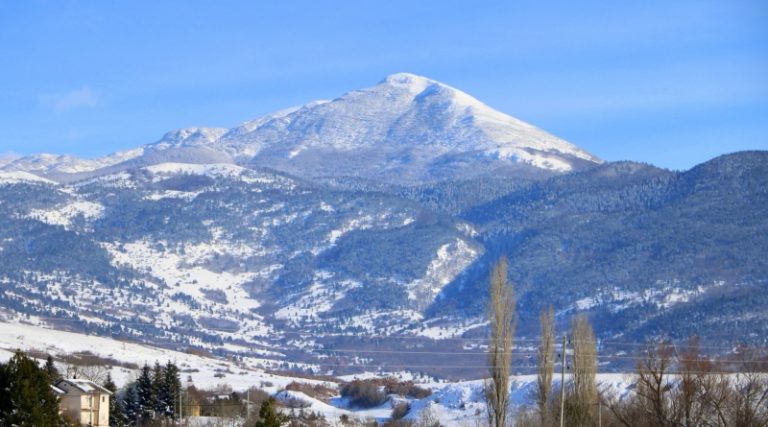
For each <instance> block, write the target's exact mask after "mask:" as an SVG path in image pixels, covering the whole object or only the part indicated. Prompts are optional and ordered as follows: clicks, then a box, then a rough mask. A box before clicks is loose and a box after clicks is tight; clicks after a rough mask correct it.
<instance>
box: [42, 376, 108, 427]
mask: <svg viewBox="0 0 768 427" xmlns="http://www.w3.org/2000/svg"><path fill="white" fill-rule="evenodd" d="M54 391H56V393H57V394H58V395H59V399H60V403H59V406H60V407H61V413H62V414H64V415H67V416H68V417H69V418H71V419H72V420H74V421H77V422H79V423H80V424H81V425H84V426H91V427H109V397H110V395H112V393H110V392H109V390H107V389H105V388H104V387H102V386H100V385H98V384H96V383H94V382H93V381H89V380H81V379H70V378H64V379H61V380H58V381H57V382H56V384H55V387H54Z"/></svg>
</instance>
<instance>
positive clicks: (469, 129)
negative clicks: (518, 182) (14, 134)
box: [0, 73, 601, 185]
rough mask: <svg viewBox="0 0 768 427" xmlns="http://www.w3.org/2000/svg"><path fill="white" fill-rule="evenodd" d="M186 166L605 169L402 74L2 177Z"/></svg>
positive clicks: (564, 145) (370, 174) (334, 171)
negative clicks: (236, 120)
mask: <svg viewBox="0 0 768 427" xmlns="http://www.w3.org/2000/svg"><path fill="white" fill-rule="evenodd" d="M179 161H182V162H186V163H237V164H240V165H243V166H249V165H253V166H267V167H270V168H273V169H278V170H282V171H284V172H288V173H291V174H292V175H295V176H299V177H302V178H310V179H315V178H321V177H332V176H357V177H362V178H366V179H372V180H379V181H382V182H389V183H398V184H410V185H412V184H416V183H422V182H431V181H440V180H452V179H466V178H471V177H473V176H481V175H491V174H508V175H510V176H517V177H523V176H536V175H538V176H546V175H551V174H557V173H563V172H567V171H570V170H577V169H582V168H584V167H588V166H590V165H593V164H598V163H600V162H601V160H600V159H598V158H597V157H595V156H594V155H592V154H589V153H587V152H585V151H584V150H581V149H579V148H578V147H576V146H574V145H572V144H570V143H568V142H566V141H563V140H561V139H559V138H557V137H554V136H552V135H550V134H548V133H546V132H544V131H542V130H540V129H538V128H536V127H534V126H532V125H530V124H528V123H525V122H523V121H520V120H518V119H515V118H513V117H511V116H508V115H506V114H504V113H501V112H498V111H496V110H493V109H492V108H490V107H488V106H487V105H485V104H483V103H482V102H480V101H478V100H477V99H475V98H473V97H471V96H470V95H468V94H466V93H464V92H462V91H460V90H458V89H455V88H453V87H450V86H448V85H445V84H443V83H440V82H437V81H435V80H431V79H428V78H426V77H421V76H416V75H413V74H408V73H397V74H392V75H390V76H388V77H386V78H385V79H384V80H382V81H380V82H379V83H378V84H376V85H374V86H372V87H369V88H365V89H359V90H353V91H350V92H347V93H345V94H343V95H341V96H340V97H338V98H336V99H333V100H331V101H313V102H310V103H307V104H305V105H303V106H300V107H294V108H289V109H286V110H281V111H277V112H275V113H271V114H267V115H265V116H262V117H259V118H256V119H253V120H249V121H247V122H245V123H243V124H241V125H239V126H236V127H234V128H232V129H224V128H201V127H194V128H185V129H178V130H175V131H171V132H168V133H166V134H165V135H164V136H163V137H162V138H161V139H160V140H159V141H157V142H154V143H151V144H147V145H143V146H141V147H138V148H135V149H132V150H126V151H122V152H117V153H113V154H111V155H108V156H104V157H101V158H97V159H93V160H85V159H79V158H76V157H73V156H62V155H49V154H41V155H33V156H25V157H23V158H20V159H15V160H12V161H10V162H9V163H7V164H5V165H0V169H2V170H6V171H12V170H16V171H23V172H29V173H34V174H38V175H40V176H42V177H44V178H48V179H53V180H56V181H60V182H74V181H76V180H78V179H84V178H88V177H91V176H95V175H100V174H101V175H103V174H109V173H113V172H115V171H120V170H126V169H130V168H134V167H141V166H147V165H151V164H157V163H164V162H179Z"/></svg>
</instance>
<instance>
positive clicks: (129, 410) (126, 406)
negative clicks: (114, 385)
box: [121, 384, 142, 426]
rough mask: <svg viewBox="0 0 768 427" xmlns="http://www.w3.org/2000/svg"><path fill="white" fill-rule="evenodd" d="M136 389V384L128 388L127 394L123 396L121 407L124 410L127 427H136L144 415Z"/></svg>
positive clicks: (126, 388)
mask: <svg viewBox="0 0 768 427" xmlns="http://www.w3.org/2000/svg"><path fill="white" fill-rule="evenodd" d="M136 388H137V387H136V385H135V384H131V385H129V386H126V387H125V393H124V394H123V399H122V405H121V406H122V408H123V417H124V419H125V425H127V426H135V425H136V424H137V421H138V420H139V419H140V418H141V415H142V411H141V406H140V405H139V400H138V398H137V396H136Z"/></svg>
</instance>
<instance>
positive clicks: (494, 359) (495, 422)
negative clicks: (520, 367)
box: [486, 257, 515, 427]
mask: <svg viewBox="0 0 768 427" xmlns="http://www.w3.org/2000/svg"><path fill="white" fill-rule="evenodd" d="M488 321H489V322H490V332H491V338H490V343H489V345H488V366H489V370H490V374H491V378H490V379H489V380H488V382H487V384H486V400H487V403H488V404H487V407H488V421H489V423H490V425H491V427H503V426H504V425H505V424H506V418H507V405H508V404H509V372H510V364H511V361H512V339H513V336H514V332H515V298H514V294H513V291H512V285H511V284H510V283H509V282H508V281H507V259H506V257H502V258H501V259H499V262H498V263H497V264H496V266H495V267H494V268H493V271H492V272H491V287H490V303H489V307H488Z"/></svg>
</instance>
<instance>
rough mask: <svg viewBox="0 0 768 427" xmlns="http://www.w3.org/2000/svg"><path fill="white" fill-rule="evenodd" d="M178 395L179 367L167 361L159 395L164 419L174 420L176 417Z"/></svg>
mask: <svg viewBox="0 0 768 427" xmlns="http://www.w3.org/2000/svg"><path fill="white" fill-rule="evenodd" d="M180 393H181V379H180V378H179V367H178V366H176V365H175V364H174V363H172V362H170V361H168V363H166V365H165V369H164V370H163V384H162V386H161V393H160V396H161V397H160V398H161V399H162V403H163V407H164V409H165V416H166V417H171V418H174V419H175V418H176V416H177V415H178V413H179V395H180Z"/></svg>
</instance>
